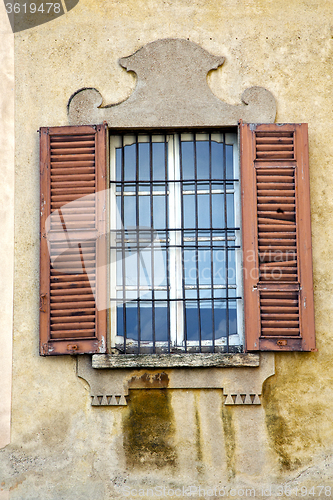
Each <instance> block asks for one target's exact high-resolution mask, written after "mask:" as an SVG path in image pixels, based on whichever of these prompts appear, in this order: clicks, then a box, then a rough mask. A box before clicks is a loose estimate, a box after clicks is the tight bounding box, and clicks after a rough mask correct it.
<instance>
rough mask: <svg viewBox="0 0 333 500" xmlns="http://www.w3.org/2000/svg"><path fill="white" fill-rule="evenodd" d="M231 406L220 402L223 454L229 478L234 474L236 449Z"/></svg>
mask: <svg viewBox="0 0 333 500" xmlns="http://www.w3.org/2000/svg"><path fill="white" fill-rule="evenodd" d="M232 410H233V409H232V408H230V407H229V406H225V405H224V404H222V424H223V434H224V442H225V454H226V460H227V470H228V476H229V479H232V478H234V477H235V475H236V467H235V450H236V436H235V427H234V422H233V412H232Z"/></svg>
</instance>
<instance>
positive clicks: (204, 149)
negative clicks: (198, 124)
mask: <svg viewBox="0 0 333 500" xmlns="http://www.w3.org/2000/svg"><path fill="white" fill-rule="evenodd" d="M196 150H197V178H198V179H209V141H197V142H196Z"/></svg>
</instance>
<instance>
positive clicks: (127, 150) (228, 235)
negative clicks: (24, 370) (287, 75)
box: [40, 124, 315, 355]
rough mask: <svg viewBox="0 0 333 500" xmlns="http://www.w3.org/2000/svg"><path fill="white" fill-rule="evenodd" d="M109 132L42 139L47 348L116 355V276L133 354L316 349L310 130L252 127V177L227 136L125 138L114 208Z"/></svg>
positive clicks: (123, 338)
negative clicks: (108, 300)
mask: <svg viewBox="0 0 333 500" xmlns="http://www.w3.org/2000/svg"><path fill="white" fill-rule="evenodd" d="M107 132H108V129H107V125H106V124H103V125H98V126H77V127H54V128H42V129H41V131H40V133H41V150H40V158H41V285H40V352H41V354H42V355H49V354H51V355H55V354H73V353H96V352H106V349H107V348H110V347H111V346H110V344H109V343H108V341H107V332H108V321H107V311H106V309H107V308H108V305H104V307H103V306H102V304H103V303H104V304H106V302H105V301H104V302H103V298H105V297H106V296H107V290H108V285H107V282H108V281H110V290H111V299H112V300H111V302H112V309H113V310H112V312H111V334H112V341H113V343H114V344H113V345H117V346H119V348H120V349H122V350H123V351H125V347H126V352H127V353H128V352H131V351H132V352H133V351H136V352H138V351H139V348H140V352H147V351H148V352H154V351H158V350H159V349H160V350H161V351H162V352H163V350H165V349H166V350H167V351H168V350H170V351H172V350H176V351H177V349H178V348H179V349H183V350H185V349H186V350H187V351H189V352H191V351H199V352H200V351H201V352H205V351H212V350H215V351H216V350H217V351H218V350H220V351H222V352H224V351H226V350H229V351H232V350H238V349H241V345H242V344H243V339H244V342H245V350H247V351H258V350H294V351H301V350H303V351H311V350H313V349H314V348H315V340H314V312H313V289H312V256H311V229H310V199H309V172H308V156H307V155H308V152H307V126H306V125H304V124H284V125H277V124H268V125H266V124H263V125H260V124H252V125H249V124H241V125H240V127H239V140H240V153H239V155H240V165H241V169H240V176H239V174H238V172H237V165H238V162H237V160H236V156H237V142H236V138H235V136H233V137H232V135H231V134H229V133H226V132H221V131H220V132H217V131H215V130H212V131H210V132H206V133H205V134H204V135H200V134H196V133H194V132H191V133H188V134H185V133H184V134H183V133H175V134H170V135H163V134H161V133H159V135H158V134H157V135H155V134H150V133H149V134H147V133H143V134H135V135H132V136H130V135H126V134H124V135H122V134H120V135H118V136H114V137H113V138H112V139H111V147H110V158H111V168H110V181H111V189H110V194H111V196H110V203H111V209H110V210H108V208H107V207H108V206H109V205H108V203H107V199H106V198H107V197H106V193H107V192H108V187H109V186H108V185H107V177H108V175H107V150H108V147H107ZM231 150H232V153H231ZM217 152H218V153H217ZM215 153H216V158H217V159H215V156H214V155H215ZM131 155H132V160H131ZM231 158H232V160H231ZM219 161H220V167H219V168H217V165H218V162H219ZM125 167H126V168H125ZM216 168H217V171H215V169H216ZM239 182H240V185H241V203H240V202H239V191H240V188H239ZM73 203H74V205H73ZM117 205H118V213H119V217H118V222H117V215H116V214H117ZM240 205H241V211H242V217H241V218H242V224H240V213H239V212H240V210H239V207H240ZM219 206H220V207H221V210H220V209H219V208H216V207H219ZM108 211H109V212H110V214H109V215H110V217H109V218H110V222H111V236H110V241H109V243H110V245H109V246H110V247H111V256H112V259H111V276H110V274H109V267H110V265H109V262H110V261H109V260H108V257H107V246H108V243H107V240H108V233H109V230H108V227H107V218H108V217H107V212H108ZM138 228H140V229H138ZM239 228H241V231H240V229H239ZM241 233H242V236H241ZM241 239H242V248H241V249H240V241H241ZM138 250H139V251H138ZM157 250H158V251H157ZM221 250H222V254H224V256H225V258H224V261H223V262H222V271H219V272H218V273H217V279H215V272H214V271H215V268H216V266H217V265H219V264H220V262H219V260H218V259H219V258H218V255H220V254H218V253H217V252H220V251H221ZM205 254H206V255H208V257H207V260H208V259H209V263H210V264H209V265H210V272H209V273H207V274H206V273H203V274H202V273H201V274H200V271H201V264H202V262H203V263H205V259H206V257H205ZM241 255H242V259H241ZM119 256H120V259H118V257H119ZM124 256H125V258H123V257H124ZM199 256H200V259H201V258H202V260H200V259H199ZM193 257H194V258H193ZM158 259H160V260H158ZM221 260H222V259H221ZM119 263H121V264H119ZM214 266H215V267H214ZM218 269H221V268H218ZM192 270H194V274H193V276H191V272H193V271H192ZM231 270H232V271H233V276H231ZM198 271H199V272H198ZM241 274H242V275H243V291H242V288H241V285H242V280H241V279H240V276H241ZM219 279H220V281H219ZM152 285H154V286H152ZM243 302H244V321H243V320H242V306H241V305H239V304H242V303H243ZM125 323H126V325H125ZM242 324H244V327H245V330H244V337H242V332H241V325H242ZM165 325H167V327H166V328H165ZM217 325H218V327H217ZM236 325H237V326H236ZM220 326H221V328H220ZM111 345H112V344H111ZM145 350H146V351H145Z"/></svg>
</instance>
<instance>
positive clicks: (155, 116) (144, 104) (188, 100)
mask: <svg viewBox="0 0 333 500" xmlns="http://www.w3.org/2000/svg"><path fill="white" fill-rule="evenodd" d="M223 62H224V57H220V56H214V55H212V54H210V53H209V52H207V51H206V50H205V49H203V48H202V47H200V46H199V45H197V44H195V43H193V42H190V41H188V40H183V39H164V40H156V41H155V42H152V43H149V44H147V45H145V46H143V47H142V48H141V49H139V50H138V51H137V52H135V53H134V54H132V55H130V56H128V57H123V58H121V59H120V60H119V63H120V65H121V66H122V67H123V68H125V69H126V70H127V71H131V72H134V73H135V74H136V75H137V83H136V87H135V89H134V91H133V93H132V94H131V95H130V96H129V97H128V99H126V100H124V101H122V102H119V103H117V104H111V105H107V106H102V101H103V98H102V96H101V94H100V93H99V91H98V90H96V89H94V88H90V89H87V88H86V89H81V90H78V91H77V92H76V93H75V94H74V95H73V96H72V97H71V98H70V100H69V103H68V116H69V122H70V124H71V125H87V124H96V123H102V122H103V121H106V122H107V123H108V125H109V127H112V128H129V129H138V128H146V127H149V128H168V127H181V128H186V127H218V126H232V125H237V123H238V122H239V120H241V119H242V120H243V121H244V122H245V123H259V122H260V123H273V122H274V120H275V115H276V105H275V99H274V97H273V95H272V94H271V93H270V92H269V91H268V90H266V89H264V88H263V87H250V88H248V89H246V90H245V91H244V92H243V94H242V96H241V104H238V105H232V104H227V103H226V102H223V101H221V100H220V99H219V98H218V97H216V96H215V95H214V94H213V93H212V92H211V90H210V88H209V86H208V84H207V73H208V72H209V71H210V70H212V69H217V68H218V67H220V66H222V64H223Z"/></svg>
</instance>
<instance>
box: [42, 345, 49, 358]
mask: <svg viewBox="0 0 333 500" xmlns="http://www.w3.org/2000/svg"><path fill="white" fill-rule="evenodd" d="M41 350H42V355H43V356H47V354H48V353H49V346H48V344H47V342H45V343H44V344H42V345H41Z"/></svg>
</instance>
